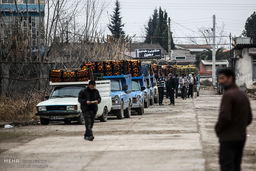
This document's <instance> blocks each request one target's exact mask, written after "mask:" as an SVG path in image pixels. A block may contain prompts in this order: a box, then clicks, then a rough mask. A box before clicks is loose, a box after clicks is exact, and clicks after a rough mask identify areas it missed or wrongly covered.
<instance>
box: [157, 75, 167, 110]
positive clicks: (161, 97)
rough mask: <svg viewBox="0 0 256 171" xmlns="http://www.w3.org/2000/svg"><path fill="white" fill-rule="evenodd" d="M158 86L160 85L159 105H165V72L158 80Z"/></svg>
mask: <svg viewBox="0 0 256 171" xmlns="http://www.w3.org/2000/svg"><path fill="white" fill-rule="evenodd" d="M157 86H158V93H159V105H160V106H161V105H163V99H164V86H165V78H164V74H163V75H162V76H161V77H159V79H158V81H157Z"/></svg>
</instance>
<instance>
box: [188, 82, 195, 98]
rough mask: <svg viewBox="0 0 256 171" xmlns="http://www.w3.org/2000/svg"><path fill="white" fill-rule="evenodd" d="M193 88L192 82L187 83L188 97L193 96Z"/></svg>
mask: <svg viewBox="0 0 256 171" xmlns="http://www.w3.org/2000/svg"><path fill="white" fill-rule="evenodd" d="M193 88H194V85H193V84H189V90H188V97H192V98H193Z"/></svg>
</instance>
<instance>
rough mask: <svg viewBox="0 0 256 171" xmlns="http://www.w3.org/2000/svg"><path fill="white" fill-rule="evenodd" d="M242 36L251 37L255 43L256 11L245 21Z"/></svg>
mask: <svg viewBox="0 0 256 171" xmlns="http://www.w3.org/2000/svg"><path fill="white" fill-rule="evenodd" d="M243 35H244V36H247V37H252V38H253V42H254V43H256V12H254V13H253V14H252V15H251V16H250V17H249V18H248V19H247V21H246V23H245V30H244V32H243Z"/></svg>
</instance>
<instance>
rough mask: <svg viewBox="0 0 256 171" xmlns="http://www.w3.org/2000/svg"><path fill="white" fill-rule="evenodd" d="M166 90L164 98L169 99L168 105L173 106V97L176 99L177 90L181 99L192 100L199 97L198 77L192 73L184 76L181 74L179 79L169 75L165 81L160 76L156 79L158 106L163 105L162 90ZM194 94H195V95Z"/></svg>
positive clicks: (164, 78) (163, 76) (163, 77)
mask: <svg viewBox="0 0 256 171" xmlns="http://www.w3.org/2000/svg"><path fill="white" fill-rule="evenodd" d="M165 88H166V97H167V98H170V105H175V97H176V98H178V95H179V89H180V90H181V97H182V99H183V100H185V99H186V98H193V97H196V96H198V95H199V93H198V91H199V88H200V77H199V76H195V74H194V73H191V74H189V75H188V76H186V75H185V74H182V75H181V76H180V77H179V76H178V75H174V74H172V73H170V74H169V75H168V78H167V79H166V77H165V75H162V76H161V77H159V79H158V92H159V105H163V98H164V89H165ZM195 93H196V94H195Z"/></svg>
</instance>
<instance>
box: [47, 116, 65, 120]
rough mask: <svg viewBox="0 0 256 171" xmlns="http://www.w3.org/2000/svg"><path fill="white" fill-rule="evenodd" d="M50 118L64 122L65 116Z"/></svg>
mask: <svg viewBox="0 0 256 171" xmlns="http://www.w3.org/2000/svg"><path fill="white" fill-rule="evenodd" d="M50 118H51V120H63V119H64V117H63V116H51V117H50Z"/></svg>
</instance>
